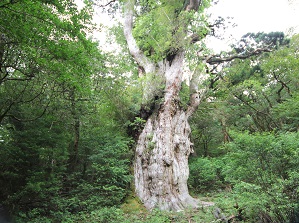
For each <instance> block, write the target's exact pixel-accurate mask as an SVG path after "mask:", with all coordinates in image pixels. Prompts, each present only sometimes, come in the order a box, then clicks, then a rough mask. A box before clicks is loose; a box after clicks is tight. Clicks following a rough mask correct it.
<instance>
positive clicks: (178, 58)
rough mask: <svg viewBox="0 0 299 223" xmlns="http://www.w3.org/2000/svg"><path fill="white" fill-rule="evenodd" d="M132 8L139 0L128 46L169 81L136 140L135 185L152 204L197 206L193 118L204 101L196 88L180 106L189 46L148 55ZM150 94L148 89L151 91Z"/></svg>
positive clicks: (128, 9)
mask: <svg viewBox="0 0 299 223" xmlns="http://www.w3.org/2000/svg"><path fill="white" fill-rule="evenodd" d="M133 9H134V0H128V1H127V3H126V4H125V10H124V12H125V15H124V16H125V17H124V19H125V21H124V34H125V37H126V40H127V43H128V48H129V51H130V53H131V55H132V56H133V58H134V59H135V61H136V62H137V64H138V65H139V66H141V67H143V68H144V71H145V74H151V75H156V76H159V77H162V79H163V80H164V82H165V88H164V91H163V96H162V98H161V101H160V103H159V104H158V105H156V106H155V109H154V110H153V111H152V113H151V115H150V116H149V117H148V118H147V120H146V124H145V126H144V129H143V130H142V132H141V133H140V135H139V138H138V140H137V146H136V150H135V162H134V179H135V191H136V194H137V196H138V197H139V198H140V200H141V201H142V202H143V203H144V205H145V207H146V208H147V209H149V210H152V209H154V208H158V209H161V210H174V211H177V210H183V209H185V208H188V207H190V208H197V207H199V206H202V205H204V204H203V203H200V202H199V201H198V200H196V199H194V198H192V197H191V196H190V195H189V192H188V187H187V180H188V177H189V167H188V157H189V155H190V153H192V152H193V144H192V143H191V141H190V133H191V128H190V126H189V123H188V118H189V117H190V116H191V115H192V113H193V112H194V111H195V110H196V108H197V106H198V105H199V103H200V98H199V94H198V91H196V89H191V91H190V93H191V95H190V104H189V106H188V108H187V109H184V108H183V107H182V106H180V98H179V92H180V90H181V85H182V81H183V65H184V51H183V50H180V51H178V52H177V53H176V54H175V56H174V57H173V58H172V59H171V61H169V60H167V59H163V60H162V61H160V62H158V63H153V62H152V61H150V60H149V59H148V58H146V57H145V55H144V54H143V52H142V51H141V50H140V49H139V48H138V46H137V44H136V41H135V40H134V38H133V35H132V27H133V25H132V21H133ZM194 76H196V75H194ZM196 77H197V76H196ZM197 79H198V78H197ZM193 84H194V83H193ZM153 87H155V86H150V87H149V88H148V89H151V88H153ZM145 94H147V95H149V93H148V92H145Z"/></svg>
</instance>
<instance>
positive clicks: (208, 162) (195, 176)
mask: <svg viewBox="0 0 299 223" xmlns="http://www.w3.org/2000/svg"><path fill="white" fill-rule="evenodd" d="M222 165H223V163H222V161H221V160H219V159H216V158H206V157H203V158H196V159H193V160H190V164H189V170H190V176H189V179H188V185H189V187H190V189H192V190H194V191H196V192H202V191H210V190H214V189H215V188H218V187H219V186H221V185H222V184H223V177H222V175H221V169H222Z"/></svg>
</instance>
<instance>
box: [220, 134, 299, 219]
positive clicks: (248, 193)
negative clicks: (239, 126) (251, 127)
mask: <svg viewBox="0 0 299 223" xmlns="http://www.w3.org/2000/svg"><path fill="white" fill-rule="evenodd" d="M224 148H225V149H226V150H227V151H228V153H227V154H226V156H225V157H224V159H223V160H224V168H223V170H222V171H223V175H224V176H225V181H226V182H228V183H230V184H232V185H233V188H234V189H233V192H234V196H235V199H236V201H237V202H238V203H239V205H240V207H243V208H244V209H245V212H246V213H247V214H248V215H249V216H250V218H251V219H255V218H258V216H260V218H264V217H267V216H268V217H269V218H270V219H273V221H278V222H292V219H294V218H295V217H296V216H295V215H296V211H297V207H298V185H297V184H296V183H295V181H294V179H295V178H297V177H298V175H297V172H298V160H299V159H298V158H299V157H298V149H299V141H298V133H284V134H279V135H274V134H270V133H269V134H255V135H250V134H248V133H243V134H237V135H234V142H232V143H229V144H226V145H225V147H224ZM257 197H258V198H259V199H256V198H257Z"/></svg>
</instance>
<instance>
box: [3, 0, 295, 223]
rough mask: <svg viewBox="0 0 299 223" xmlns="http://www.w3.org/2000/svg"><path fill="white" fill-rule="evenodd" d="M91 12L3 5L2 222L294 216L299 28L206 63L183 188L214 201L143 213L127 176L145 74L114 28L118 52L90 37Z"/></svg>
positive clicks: (247, 39) (57, 5) (62, 5)
mask: <svg viewBox="0 0 299 223" xmlns="http://www.w3.org/2000/svg"><path fill="white" fill-rule="evenodd" d="M92 13H93V7H92V5H91V4H90V5H89V4H86V5H85V7H84V8H83V9H81V10H78V9H77V5H76V4H74V3H72V1H66V0H59V1H48V0H34V1H32V0H26V1H2V2H1V3H0V18H1V19H0V159H1V162H0V214H1V216H0V221H3V222H10V221H12V222H220V221H221V218H222V219H224V220H223V221H224V222H225V221H228V219H231V221H234V222H289V223H295V222H299V186H298V182H299V171H298V168H299V133H298V128H299V79H298V75H299V58H298V57H299V35H293V36H285V35H284V34H283V33H280V32H273V33H268V34H266V33H258V34H253V33H249V34H247V35H244V37H243V38H242V39H241V40H240V42H239V43H236V45H234V46H233V48H232V51H234V52H242V51H246V50H249V49H250V48H252V47H256V46H259V45H261V44H266V45H267V46H269V47H271V51H269V52H264V53H261V54H258V55H255V56H251V57H250V58H247V59H238V58H237V59H235V60H233V61H231V62H227V63H223V64H221V66H220V67H219V66H218V67H217V68H216V67H209V68H207V69H209V74H210V77H209V78H208V79H207V80H206V81H205V82H204V83H202V85H203V86H207V89H208V90H207V91H206V93H205V94H204V95H203V97H204V100H202V102H201V104H200V106H199V108H198V110H197V111H196V113H195V115H194V116H193V117H192V119H191V120H190V123H191V128H192V141H193V142H194V153H193V155H192V156H191V157H190V160H189V168H190V177H189V181H188V185H189V188H190V190H191V193H192V195H193V196H194V197H198V198H200V199H202V200H205V201H212V202H214V203H215V205H214V206H212V207H208V208H205V209H202V210H186V211H185V212H182V213H171V212H162V211H159V210H154V211H152V212H148V211H146V210H145V209H144V208H143V206H142V204H141V202H140V201H139V200H138V199H137V198H136V196H135V195H134V192H133V191H134V189H133V184H132V179H133V176H132V162H133V157H134V146H135V143H136V135H137V134H138V132H139V130H140V129H141V128H142V127H143V125H144V122H145V121H144V120H143V119H142V117H141V116H140V108H141V103H142V93H141V92H142V90H143V81H144V80H143V79H142V78H141V79H140V78H138V68H137V67H136V65H135V64H134V62H133V60H132V58H131V57H130V56H129V54H128V52H127V49H126V48H125V44H124V37H123V36H122V34H121V31H120V29H119V27H116V28H115V27H114V28H113V29H112V30H111V36H112V37H113V38H115V39H116V40H117V42H118V43H119V48H120V49H121V50H120V53H119V54H117V53H106V52H103V51H101V49H100V48H99V47H98V45H97V43H96V42H94V41H92V39H91V38H89V37H88V33H90V32H92V30H94V29H95V26H94V25H93V24H92V22H91V21H92ZM153 84H154V82H153ZM184 87H185V86H182V91H181V95H180V96H181V99H182V100H181V106H187V105H186V102H185V101H184V99H186V98H188V97H189V92H188V90H185V91H184ZM186 89H187V88H186ZM215 210H216V213H215ZM220 210H221V211H220ZM217 211H218V212H219V213H217ZM217 218H219V219H220V220H219V219H218V220H217Z"/></svg>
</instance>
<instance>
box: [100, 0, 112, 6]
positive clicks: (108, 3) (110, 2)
mask: <svg viewBox="0 0 299 223" xmlns="http://www.w3.org/2000/svg"><path fill="white" fill-rule="evenodd" d="M114 2H116V0H111V1H109V2H107V3H106V4H103V5H97V6H98V7H106V6H108V5H110V4H112V3H114Z"/></svg>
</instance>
